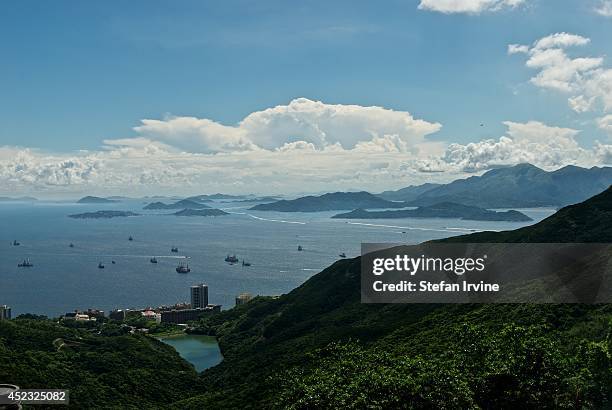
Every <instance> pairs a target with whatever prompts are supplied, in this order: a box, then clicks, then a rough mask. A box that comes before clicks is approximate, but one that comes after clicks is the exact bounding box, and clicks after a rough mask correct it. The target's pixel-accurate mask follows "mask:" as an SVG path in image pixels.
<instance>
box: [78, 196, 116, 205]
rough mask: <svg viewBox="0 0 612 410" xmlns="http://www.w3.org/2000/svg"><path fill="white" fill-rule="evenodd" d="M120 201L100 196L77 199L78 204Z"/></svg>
mask: <svg viewBox="0 0 612 410" xmlns="http://www.w3.org/2000/svg"><path fill="white" fill-rule="evenodd" d="M115 202H119V201H115V200H113V199H107V198H100V197H98V196H85V197H83V198H81V199H79V200H78V201H77V204H111V203H115Z"/></svg>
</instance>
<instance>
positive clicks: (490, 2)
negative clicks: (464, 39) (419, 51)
mask: <svg viewBox="0 0 612 410" xmlns="http://www.w3.org/2000/svg"><path fill="white" fill-rule="evenodd" d="M525 2H526V0H421V2H420V3H419V9H421V10H430V11H437V12H440V13H446V14H451V13H468V14H479V13H482V12H485V11H499V10H502V9H504V8H515V7H517V6H519V5H521V4H523V3H525Z"/></svg>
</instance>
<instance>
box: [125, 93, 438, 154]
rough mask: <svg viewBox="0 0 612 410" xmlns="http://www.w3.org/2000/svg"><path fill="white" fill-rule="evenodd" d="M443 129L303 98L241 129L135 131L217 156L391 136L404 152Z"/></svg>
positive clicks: (146, 123) (204, 122)
mask: <svg viewBox="0 0 612 410" xmlns="http://www.w3.org/2000/svg"><path fill="white" fill-rule="evenodd" d="M440 128H441V125H440V124H438V123H432V122H428V121H425V120H420V119H415V118H414V117H413V116H412V115H411V114H410V113H408V112H405V111H394V110H390V109H386V108H382V107H363V106H359V105H342V104H325V103H323V102H321V101H312V100H309V99H307V98H297V99H295V100H293V101H291V102H290V103H289V104H287V105H278V106H276V107H272V108H268V109H265V110H263V111H256V112H253V113H251V114H249V115H248V116H247V117H245V118H244V119H243V120H242V121H240V122H239V123H238V124H237V125H223V124H219V123H218V122H215V121H212V120H209V119H201V118H194V117H168V118H165V119H164V120H143V121H142V125H140V126H138V127H135V130H136V132H138V133H139V134H140V135H141V136H142V137H144V138H147V139H150V140H154V141H160V142H163V143H165V144H168V145H171V146H174V147H177V148H180V149H184V150H186V151H189V152H201V153H216V152H231V151H252V150H257V149H261V148H263V149H276V148H278V147H281V146H283V145H284V144H288V143H293V142H300V141H304V142H306V143H310V144H312V145H313V146H314V147H316V148H317V149H323V148H325V147H327V146H329V145H334V144H340V146H342V147H343V148H345V149H351V148H354V147H355V146H356V145H358V144H359V143H361V142H365V141H370V140H372V139H374V138H383V139H384V138H386V137H387V136H391V137H392V139H393V142H394V143H395V147H396V148H397V149H398V150H410V149H412V148H414V147H415V146H416V145H418V144H419V143H422V142H423V141H424V139H425V136H427V135H429V134H432V133H434V132H437V131H438V130H439V129H440Z"/></svg>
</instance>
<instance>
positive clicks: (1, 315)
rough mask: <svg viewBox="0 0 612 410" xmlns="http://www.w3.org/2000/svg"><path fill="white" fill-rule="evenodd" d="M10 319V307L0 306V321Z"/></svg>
mask: <svg viewBox="0 0 612 410" xmlns="http://www.w3.org/2000/svg"><path fill="white" fill-rule="evenodd" d="M10 319H11V307H10V306H7V305H0V320H10Z"/></svg>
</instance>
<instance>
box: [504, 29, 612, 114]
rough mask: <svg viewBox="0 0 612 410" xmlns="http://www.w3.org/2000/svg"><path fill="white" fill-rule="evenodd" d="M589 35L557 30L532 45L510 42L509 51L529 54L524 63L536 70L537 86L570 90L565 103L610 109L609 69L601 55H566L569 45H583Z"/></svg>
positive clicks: (611, 79) (611, 85) (575, 107)
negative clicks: (584, 35)
mask: <svg viewBox="0 0 612 410" xmlns="http://www.w3.org/2000/svg"><path fill="white" fill-rule="evenodd" d="M589 42H590V39H588V38H586V37H582V36H579V35H576V34H570V33H556V34H552V35H549V36H546V37H544V38H541V39H539V40H537V41H535V42H534V43H533V44H532V45H531V46H527V45H517V44H511V45H509V46H508V53H509V54H518V53H524V54H527V55H528V59H527V61H526V63H525V65H526V66H527V67H529V68H532V69H535V70H537V71H538V73H537V74H536V75H535V76H534V77H532V78H531V80H530V81H531V83H532V84H534V85H535V86H537V87H540V88H546V89H551V90H555V91H559V92H563V93H566V94H569V97H568V104H569V106H570V108H571V109H573V110H574V111H576V112H586V111H591V110H594V109H596V108H597V107H601V108H602V109H603V110H604V111H610V110H612V69H609V68H607V67H604V59H603V58H602V57H576V58H572V57H570V56H569V55H568V53H567V49H568V48H570V47H580V46H585V45H587V44H588V43H589Z"/></svg>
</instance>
